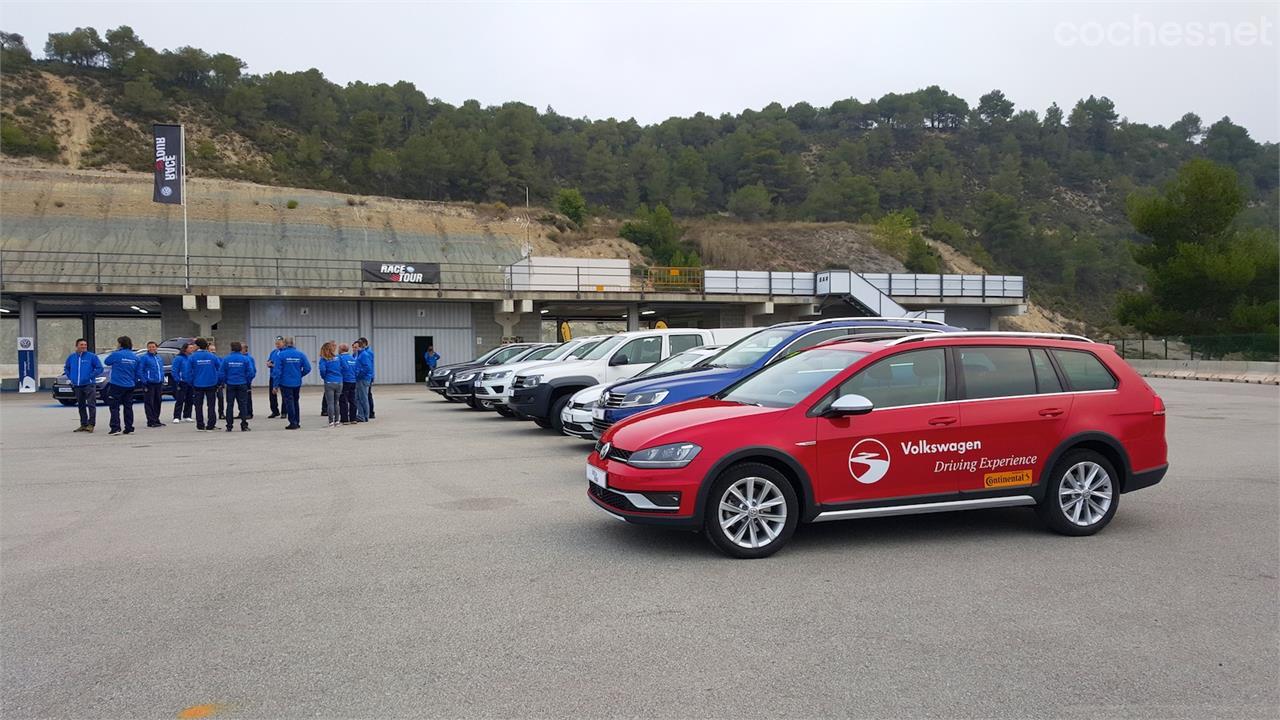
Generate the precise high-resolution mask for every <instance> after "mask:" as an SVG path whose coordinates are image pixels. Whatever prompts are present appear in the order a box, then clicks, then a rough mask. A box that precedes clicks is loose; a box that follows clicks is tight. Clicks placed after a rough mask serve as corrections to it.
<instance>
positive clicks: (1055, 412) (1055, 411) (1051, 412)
mask: <svg viewBox="0 0 1280 720" xmlns="http://www.w3.org/2000/svg"><path fill="white" fill-rule="evenodd" d="M1062 412H1063V411H1062V408H1045V409H1043V410H1041V411H1040V417H1058V416H1059V415H1061V414H1062Z"/></svg>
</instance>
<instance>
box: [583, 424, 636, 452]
mask: <svg viewBox="0 0 1280 720" xmlns="http://www.w3.org/2000/svg"><path fill="white" fill-rule="evenodd" d="M596 422H597V421H595V420H593V421H592V422H591V425H592V427H593V428H594V427H595V424H596ZM601 445H603V443H601V442H600V441H599V440H597V441H596V452H597V453H598V452H600V447H601ZM600 459H601V460H617V461H618V462H626V461H628V460H630V459H631V451H630V450H623V449H622V448H616V447H611V448H609V455H608V456H607V457H606V456H604V455H601V456H600Z"/></svg>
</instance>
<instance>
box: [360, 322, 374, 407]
mask: <svg viewBox="0 0 1280 720" xmlns="http://www.w3.org/2000/svg"><path fill="white" fill-rule="evenodd" d="M356 348H357V349H358V354H357V355H356V422H369V420H370V418H372V417H373V392H372V390H371V388H372V387H373V376H374V372H373V350H371V349H369V341H368V340H365V339H364V338H360V339H359V340H357V341H356Z"/></svg>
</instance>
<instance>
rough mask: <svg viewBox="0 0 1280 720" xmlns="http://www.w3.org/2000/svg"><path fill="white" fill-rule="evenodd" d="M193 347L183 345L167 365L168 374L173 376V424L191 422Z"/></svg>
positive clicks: (189, 344) (186, 344) (188, 344)
mask: <svg viewBox="0 0 1280 720" xmlns="http://www.w3.org/2000/svg"><path fill="white" fill-rule="evenodd" d="M194 349H195V345H192V344H191V343H185V344H183V346H182V350H181V351H180V352H179V353H178V354H177V355H175V356H174V357H173V362H171V363H169V373H170V374H172V375H173V421H174V422H175V423H180V422H191V404H192V395H194V391H193V390H192V389H191V353H192V351H193V350H194Z"/></svg>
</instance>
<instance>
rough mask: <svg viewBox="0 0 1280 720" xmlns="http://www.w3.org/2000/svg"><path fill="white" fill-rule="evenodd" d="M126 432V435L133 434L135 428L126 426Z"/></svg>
mask: <svg viewBox="0 0 1280 720" xmlns="http://www.w3.org/2000/svg"><path fill="white" fill-rule="evenodd" d="M124 434H125V435H132V434H133V428H125V430H124Z"/></svg>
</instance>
